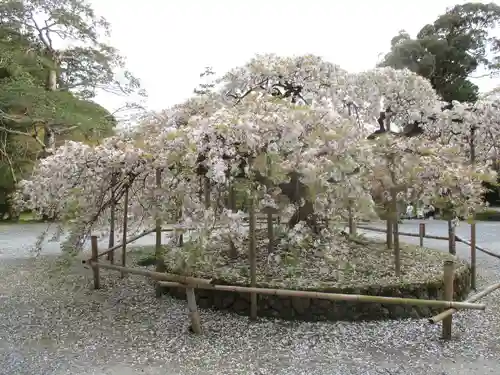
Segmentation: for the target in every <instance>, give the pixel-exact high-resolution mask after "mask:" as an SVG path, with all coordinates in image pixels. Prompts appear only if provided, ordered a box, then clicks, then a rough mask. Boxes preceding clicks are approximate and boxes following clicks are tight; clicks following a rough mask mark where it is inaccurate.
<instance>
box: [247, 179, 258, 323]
mask: <svg viewBox="0 0 500 375" xmlns="http://www.w3.org/2000/svg"><path fill="white" fill-rule="evenodd" d="M253 194H254V191H253V189H252V190H251V191H250V196H249V199H248V211H249V212H248V213H249V236H250V238H249V241H248V258H249V261H250V286H251V287H252V288H255V287H256V285H257V254H256V251H257V249H256V238H255V202H254V196H253ZM250 319H257V293H250Z"/></svg>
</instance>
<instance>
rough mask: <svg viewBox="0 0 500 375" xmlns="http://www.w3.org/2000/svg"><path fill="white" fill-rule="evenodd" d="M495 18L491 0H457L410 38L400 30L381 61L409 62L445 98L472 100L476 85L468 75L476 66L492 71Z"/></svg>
mask: <svg viewBox="0 0 500 375" xmlns="http://www.w3.org/2000/svg"><path fill="white" fill-rule="evenodd" d="M499 21H500V6H499V5H496V4H494V3H489V4H482V3H466V4H462V5H456V6H454V7H453V8H451V9H449V10H447V12H446V13H445V14H443V15H441V16H439V17H438V18H437V19H436V20H435V21H434V23H433V24H429V25H425V26H424V27H423V28H422V29H421V30H420V32H419V33H418V35H417V37H416V38H415V39H413V38H411V37H410V35H409V34H408V33H406V32H405V31H401V32H400V33H399V35H397V36H396V37H394V38H393V39H392V41H391V51H390V52H389V53H388V54H387V55H386V56H385V57H384V59H383V61H382V62H381V63H380V66H391V67H394V68H396V69H402V68H408V69H410V70H412V71H414V72H415V73H417V74H419V75H421V76H423V77H425V78H427V79H429V80H430V82H431V83H432V85H433V87H434V88H435V89H436V91H437V92H438V93H439V94H440V95H441V96H442V97H443V99H444V100H445V101H448V102H451V101H452V100H458V101H462V102H465V101H475V100H477V95H478V90H479V89H478V87H477V86H476V85H475V84H473V83H472V82H471V81H470V80H469V78H470V76H471V74H472V73H473V72H475V71H476V70H477V69H478V68H479V67H483V68H485V69H486V70H487V71H489V72H496V71H497V70H498V69H499V67H500V65H499V63H500V56H499V55H498V52H499V48H500V39H498V38H496V37H494V36H491V35H490V32H491V31H492V29H494V28H495V27H496V26H497V25H498V24H499Z"/></svg>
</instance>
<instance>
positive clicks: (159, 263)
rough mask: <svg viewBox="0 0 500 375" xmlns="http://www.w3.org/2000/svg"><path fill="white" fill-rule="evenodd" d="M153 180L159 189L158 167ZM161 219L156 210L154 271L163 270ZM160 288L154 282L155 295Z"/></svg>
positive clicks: (158, 294)
mask: <svg viewBox="0 0 500 375" xmlns="http://www.w3.org/2000/svg"><path fill="white" fill-rule="evenodd" d="M155 180H156V187H157V188H158V189H161V170H160V169H159V168H158V169H156V171H155ZM156 198H157V202H156V204H157V209H158V210H159V209H160V204H159V197H156ZM161 224H162V220H161V218H160V212H158V216H157V218H156V223H155V262H156V268H155V271H156V272H165V261H164V259H163V247H162V244H161V232H162V228H161ZM161 289H162V288H161V287H160V285H158V284H156V287H155V295H156V297H160V296H161V295H162V290H161Z"/></svg>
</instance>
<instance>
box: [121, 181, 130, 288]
mask: <svg viewBox="0 0 500 375" xmlns="http://www.w3.org/2000/svg"><path fill="white" fill-rule="evenodd" d="M128 193H129V191H128V186H127V187H126V188H125V193H124V196H123V236H122V267H125V266H126V262H127V225H128ZM125 275H126V274H125V273H124V272H121V273H120V277H122V278H124V277H125Z"/></svg>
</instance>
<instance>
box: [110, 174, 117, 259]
mask: <svg viewBox="0 0 500 375" xmlns="http://www.w3.org/2000/svg"><path fill="white" fill-rule="evenodd" d="M115 185H116V176H115V175H114V174H113V175H112V177H111V186H113V188H112V189H111V205H110V208H109V209H110V210H111V212H110V217H109V241H108V249H110V248H112V247H113V246H115V213H116V212H115V211H116V202H115V191H114V186H115ZM108 260H109V262H110V263H111V264H113V263H114V262H115V252H114V251H111V252H109V253H108Z"/></svg>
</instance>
